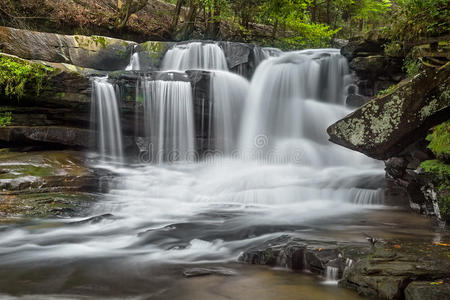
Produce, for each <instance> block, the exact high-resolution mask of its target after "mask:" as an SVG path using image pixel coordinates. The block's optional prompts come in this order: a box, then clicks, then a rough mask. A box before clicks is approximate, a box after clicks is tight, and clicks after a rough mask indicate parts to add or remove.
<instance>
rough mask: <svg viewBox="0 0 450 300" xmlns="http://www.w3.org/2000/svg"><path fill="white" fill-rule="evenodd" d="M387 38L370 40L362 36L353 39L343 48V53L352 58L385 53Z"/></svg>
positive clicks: (349, 58)
mask: <svg viewBox="0 0 450 300" xmlns="http://www.w3.org/2000/svg"><path fill="white" fill-rule="evenodd" d="M385 42H386V41H385V40H370V39H362V38H354V39H351V40H350V41H349V42H348V43H347V44H346V45H345V46H343V47H342V48H341V54H342V55H343V56H345V57H347V58H348V60H352V59H353V58H355V57H358V56H360V57H361V56H370V55H377V54H380V53H383V51H384V47H383V45H384V43H385Z"/></svg>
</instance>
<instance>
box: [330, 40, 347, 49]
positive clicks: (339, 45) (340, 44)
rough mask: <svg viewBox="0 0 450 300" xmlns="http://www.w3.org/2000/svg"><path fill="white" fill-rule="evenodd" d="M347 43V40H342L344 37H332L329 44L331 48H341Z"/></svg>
mask: <svg viewBox="0 0 450 300" xmlns="http://www.w3.org/2000/svg"><path fill="white" fill-rule="evenodd" d="M348 43H349V40H344V39H337V38H334V39H332V40H331V46H332V47H333V48H337V49H341V48H343V47H345V46H347V45H348Z"/></svg>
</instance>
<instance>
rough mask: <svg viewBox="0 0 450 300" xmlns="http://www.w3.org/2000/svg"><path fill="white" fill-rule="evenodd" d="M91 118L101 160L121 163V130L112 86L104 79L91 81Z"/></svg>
mask: <svg viewBox="0 0 450 300" xmlns="http://www.w3.org/2000/svg"><path fill="white" fill-rule="evenodd" d="M92 89H93V92H92V105H91V118H92V120H93V121H94V122H93V123H94V124H95V128H94V130H95V132H96V142H97V148H98V151H99V152H100V155H101V157H102V159H113V160H116V161H117V160H118V161H121V160H122V158H123V145H122V130H121V125H120V117H119V107H118V101H117V97H116V93H115V91H114V86H113V85H112V84H111V83H109V82H108V79H107V78H106V77H104V78H103V77H102V78H94V80H93V81H92Z"/></svg>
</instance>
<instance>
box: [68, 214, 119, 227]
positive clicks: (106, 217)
mask: <svg viewBox="0 0 450 300" xmlns="http://www.w3.org/2000/svg"><path fill="white" fill-rule="evenodd" d="M113 218H114V215H112V214H104V215H100V216H95V217H92V218H88V219H86V220H82V221H78V222H71V223H70V224H73V225H83V224H97V223H100V222H101V221H103V220H111V219H113Z"/></svg>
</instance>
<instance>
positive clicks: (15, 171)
mask: <svg viewBox="0 0 450 300" xmlns="http://www.w3.org/2000/svg"><path fill="white" fill-rule="evenodd" d="M2 170H3V171H4V172H5V171H6V173H4V174H0V179H13V178H19V177H22V176H35V177H44V176H51V175H54V173H55V169H54V168H52V167H49V166H34V165H6V166H2Z"/></svg>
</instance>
